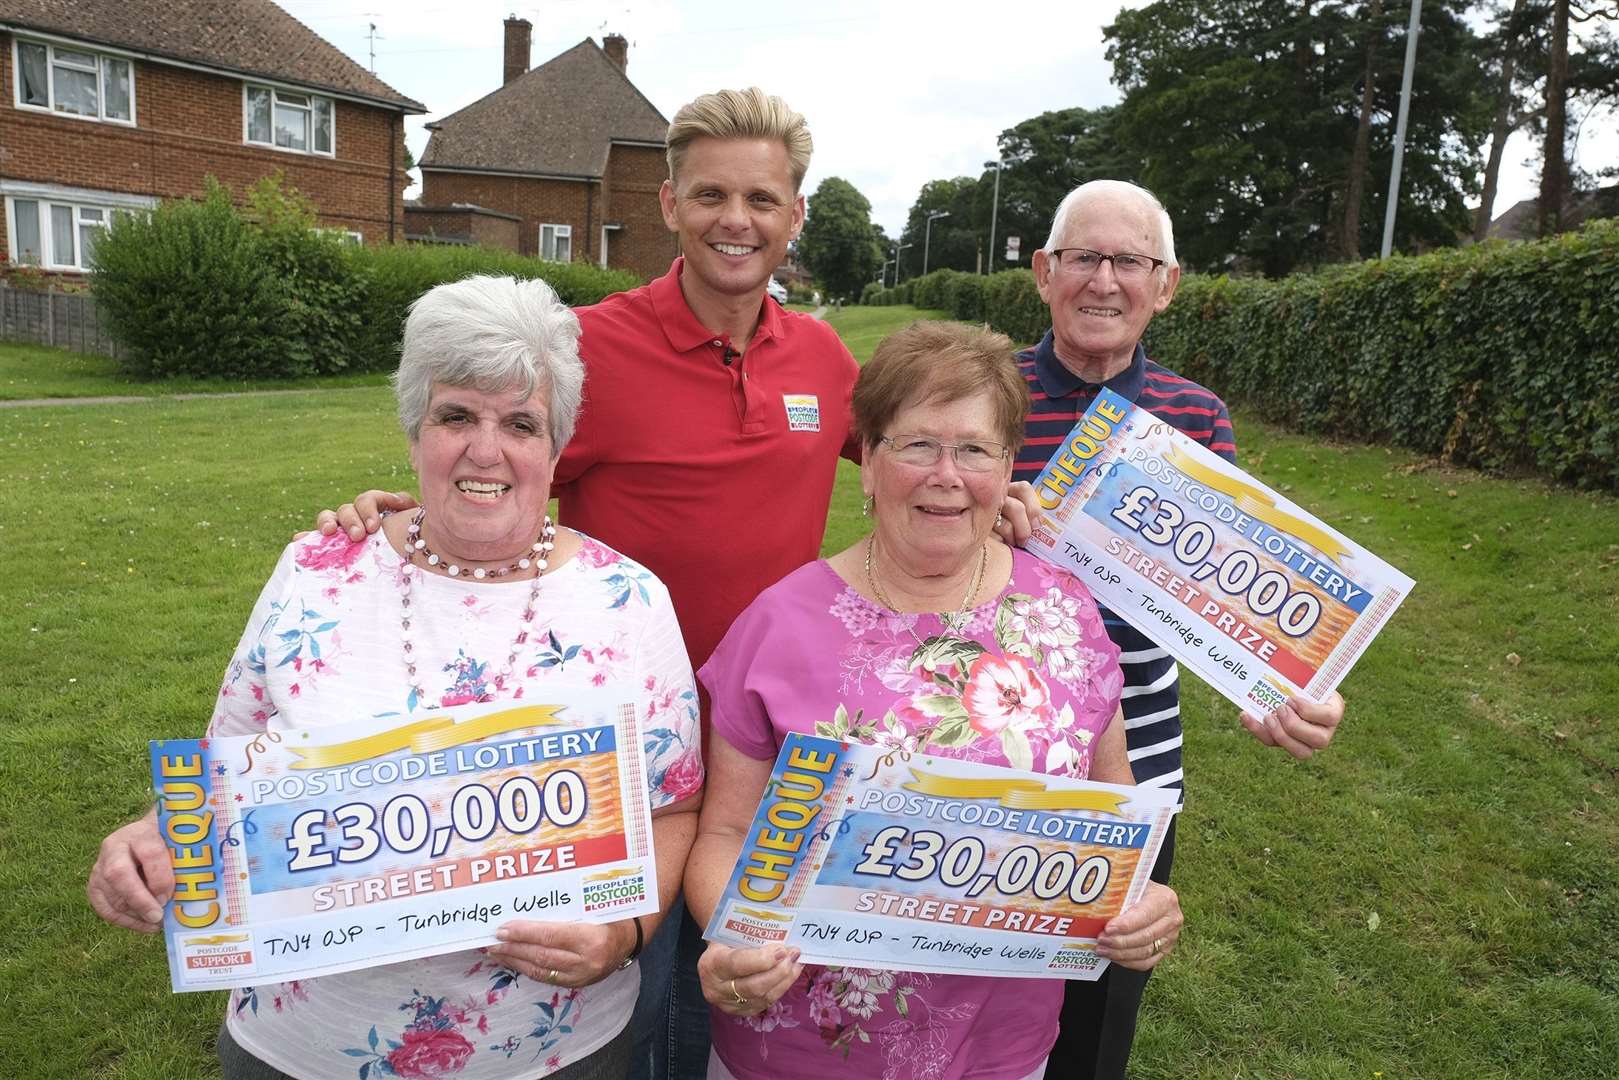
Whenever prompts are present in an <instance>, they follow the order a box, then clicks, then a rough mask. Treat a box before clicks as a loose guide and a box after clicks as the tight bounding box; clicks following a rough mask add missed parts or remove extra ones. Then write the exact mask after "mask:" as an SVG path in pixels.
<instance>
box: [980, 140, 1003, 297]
mask: <svg viewBox="0 0 1619 1080" xmlns="http://www.w3.org/2000/svg"><path fill="white" fill-rule="evenodd" d="M1001 165H1002V159H1000V158H996V159H995V160H994V161H986V162H984V168H986V169H989V168H993V169H994V170H995V196H994V198H992V199H991V200H990V203H989V249H988V251H986V252H985V258H984V273H986V274H993V273H994V272H995V215H996V213H997V212H998V211H999V210H1000V208H1001Z"/></svg>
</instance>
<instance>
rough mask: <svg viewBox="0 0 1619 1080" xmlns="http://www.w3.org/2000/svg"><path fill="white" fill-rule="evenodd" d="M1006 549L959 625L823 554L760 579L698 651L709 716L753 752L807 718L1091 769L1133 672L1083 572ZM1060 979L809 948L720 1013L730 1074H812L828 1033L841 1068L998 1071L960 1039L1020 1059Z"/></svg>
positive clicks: (1000, 756)
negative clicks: (842, 572) (808, 960)
mask: <svg viewBox="0 0 1619 1080" xmlns="http://www.w3.org/2000/svg"><path fill="white" fill-rule="evenodd" d="M1013 566H1014V570H1013V577H1012V581H1011V582H1010V583H1009V585H1008V587H1007V588H1006V589H1005V590H1004V591H1003V592H1002V594H1001V595H1000V596H998V597H996V598H995V599H993V600H992V601H990V602H987V603H985V604H983V605H981V606H980V607H978V608H977V609H975V610H973V611H972V612H971V613H969V616H968V618H967V619H966V620H964V621H963V623H962V626H961V629H960V631H959V632H957V633H951V632H948V631H947V628H946V627H945V625H944V624H943V623H942V622H941V621H940V620H939V619H938V618H937V617H936V616H933V615H914V614H896V613H894V612H891V611H888V610H886V609H884V608H882V607H879V606H878V605H876V604H875V603H873V602H872V601H871V600H868V599H867V598H865V597H864V596H862V595H861V594H860V593H859V592H857V591H856V590H855V589H853V588H851V587H850V586H848V585H847V584H846V583H844V582H843V581H842V579H841V578H838V577H837V575H836V573H835V572H834V571H832V570H831V568H830V567H829V566H828V565H827V564H825V563H820V564H816V565H814V566H811V567H806V568H805V569H804V570H802V571H799V572H798V573H796V574H794V575H792V576H790V577H789V578H787V579H786V580H784V581H783V582H782V583H781V584H779V585H777V586H775V587H774V588H772V589H771V590H768V591H767V592H766V593H765V594H764V595H763V596H761V597H760V599H759V600H758V601H757V602H756V603H755V605H754V606H753V607H751V608H749V610H748V611H747V612H745V613H744V615H743V616H742V619H740V620H739V621H738V623H737V625H736V626H735V627H733V628H732V632H731V636H728V637H727V639H726V641H725V643H723V644H722V645H721V647H720V649H719V651H718V652H716V654H715V658H714V659H713V660H711V661H710V662H709V665H708V666H707V667H705V668H704V670H703V673H702V675H703V679H704V682H705V683H706V684H707V685H708V687H709V690H710V692H711V693H712V694H713V696H714V706H715V708H714V718H715V719H714V723H715V728H716V731H718V732H719V733H720V734H722V735H724V736H726V737H727V738H728V739H730V740H731V741H732V743H733V745H737V746H739V747H744V748H746V749H747V752H749V753H750V754H752V755H754V756H758V755H759V754H760V753H762V752H763V751H764V750H765V748H766V737H767V734H768V740H769V744H772V745H779V742H780V739H781V737H782V736H783V734H784V733H785V732H786V731H804V730H812V731H813V732H814V733H815V734H817V735H822V736H826V737H830V738H837V739H849V740H856V741H861V742H866V743H869V744H872V745H874V746H878V747H881V748H883V749H884V750H886V751H889V752H893V753H895V754H904V755H909V754H915V753H928V754H936V755H939V756H943V757H955V758H962V759H966V760H972V761H978V762H984V763H987V764H992V765H1002V766H1010V767H1013V768H1019V769H1025V770H1033V771H1042V772H1048V773H1054V774H1058V775H1062V776H1073V777H1084V776H1086V775H1088V774H1089V771H1090V768H1091V755H1092V745H1093V743H1094V740H1095V737H1096V736H1097V735H1098V734H1099V733H1100V732H1101V731H1102V730H1104V729H1105V728H1106V726H1107V724H1108V723H1109V722H1110V721H1111V720H1112V718H1113V714H1114V712H1115V710H1116V709H1117V706H1118V700H1119V694H1120V691H1121V690H1122V689H1123V677H1122V675H1121V674H1120V672H1119V667H1118V664H1117V661H1116V657H1117V650H1116V649H1115V648H1114V647H1113V646H1112V644H1111V643H1110V642H1109V641H1108V639H1107V637H1106V633H1105V631H1104V629H1103V627H1102V619H1101V614H1100V612H1099V611H1098V610H1097V608H1096V605H1095V603H1094V601H1093V600H1092V599H1091V598H1090V595H1089V593H1088V592H1087V591H1086V590H1085V588H1084V586H1083V585H1082V584H1080V583H1079V581H1078V580H1077V579H1075V578H1074V577H1072V575H1069V574H1067V573H1065V572H1063V571H1061V570H1057V569H1056V568H1054V567H1048V566H1047V564H1045V563H1040V562H1038V561H1037V560H1035V559H1033V558H1032V557H1031V556H1027V555H1024V554H1023V553H1017V554H1015V555H1014V563H1013ZM753 620H757V621H756V622H755V621H753ZM739 698H742V699H745V700H746V701H747V702H748V706H747V710H743V709H741V708H740V707H739V705H738V699H739ZM755 702H757V704H754V703H755ZM748 710H751V711H748ZM752 725H758V727H754V726H752ZM986 984H988V985H986ZM1052 986H1053V980H1015V981H1014V980H1005V979H985V978H974V977H967V976H946V975H930V974H926V973H922V972H895V971H871V970H864V969H859V968H851V967H821V966H815V965H811V966H807V967H806V968H805V969H804V973H803V975H802V976H801V978H800V979H799V980H798V982H796V983H795V984H794V986H793V988H792V989H791V990H789V991H788V993H787V994H786V995H785V996H784V997H782V998H781V999H780V1000H779V1001H777V1002H776V1003H774V1004H773V1005H772V1006H771V1007H770V1008H769V1009H767V1010H766V1011H765V1012H763V1013H761V1014H759V1015H758V1016H751V1017H745V1018H724V1019H721V1018H716V1021H715V1034H714V1037H715V1041H716V1043H717V1044H718V1045H719V1046H720V1048H721V1052H722V1054H723V1055H724V1056H725V1060H726V1063H727V1064H728V1065H730V1066H731V1068H732V1071H733V1072H737V1073H738V1075H761V1076H772V1077H775V1076H791V1077H794V1078H806V1077H816V1076H818V1075H821V1073H820V1072H819V1071H818V1070H824V1069H825V1066H824V1065H822V1064H821V1063H820V1057H819V1055H817V1054H815V1053H813V1052H811V1051H813V1050H814V1049H815V1048H816V1047H819V1048H821V1049H823V1050H826V1051H831V1052H833V1053H836V1054H837V1055H838V1059H841V1068H834V1069H833V1070H832V1075H834V1076H839V1075H847V1076H856V1075H858V1076H881V1077H882V1078H883V1080H902V1078H917V1080H943V1078H946V1077H955V1076H959V1075H962V1073H963V1071H964V1070H965V1069H966V1068H967V1067H968V1064H969V1062H970V1063H971V1067H972V1068H974V1069H975V1070H978V1071H980V1072H984V1071H985V1070H986V1069H988V1070H990V1071H992V1070H993V1067H992V1066H990V1065H989V1062H988V1060H986V1056H985V1055H983V1054H976V1053H973V1052H972V1051H971V1050H969V1049H966V1047H967V1046H969V1045H970V1044H968V1043H967V1040H968V1039H969V1038H988V1037H998V1038H1000V1039H1002V1043H1001V1044H998V1047H999V1048H1002V1049H1005V1048H1007V1047H1015V1049H1013V1050H1011V1051H1010V1052H1011V1053H1012V1054H1013V1056H1012V1057H1010V1058H1009V1059H1008V1066H1007V1067H1008V1069H1009V1070H1010V1069H1012V1068H1016V1067H1018V1066H1019V1064H1020V1063H1019V1061H1018V1059H1017V1058H1016V1056H1015V1055H1016V1054H1017V1053H1023V1054H1025V1055H1038V1054H1039V1053H1041V1052H1042V1051H1041V1049H1040V1047H1041V1046H1042V1045H1043V1043H1042V1034H1041V1033H1042V1032H1043V1031H1047V1030H1049V1027H1044V1026H1042V1025H1047V1024H1054V1023H1055V1021H1056V1008H1057V1003H1058V1002H1060V1000H1061V985H1060V984H1056V988H1055V989H1052ZM1014 999H1015V1002H1016V1003H1015V1004H1014V1003H1013V1001H1014ZM1018 1040H1022V1041H1021V1042H1019V1041H1018ZM1035 1060H1036V1061H1037V1060H1038V1057H1037V1056H1035ZM738 1065H740V1066H742V1068H741V1069H738V1067H737V1066H738ZM1031 1068H1033V1064H1027V1065H1025V1066H1024V1067H1022V1068H1021V1071H1017V1072H1011V1071H1008V1072H1006V1073H1005V1075H1006V1076H1008V1077H1018V1076H1022V1075H1024V1074H1025V1073H1027V1072H1028V1071H1029V1069H1031ZM984 1074H985V1075H989V1074H990V1073H989V1072H984Z"/></svg>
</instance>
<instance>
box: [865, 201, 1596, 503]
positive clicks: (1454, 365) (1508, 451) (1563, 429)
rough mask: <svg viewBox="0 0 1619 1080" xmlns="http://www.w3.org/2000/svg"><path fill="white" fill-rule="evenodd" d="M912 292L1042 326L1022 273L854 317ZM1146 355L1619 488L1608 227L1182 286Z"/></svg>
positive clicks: (1398, 434)
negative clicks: (1272, 276)
mask: <svg viewBox="0 0 1619 1080" xmlns="http://www.w3.org/2000/svg"><path fill="white" fill-rule="evenodd" d="M907 290H910V291H911V292H910V293H909V294H908V293H907ZM912 295H914V296H915V297H916V301H915V302H916V303H917V304H918V306H926V307H942V308H944V309H945V310H947V311H950V312H951V313H952V314H953V315H954V316H955V317H956V318H958V319H966V320H973V321H981V322H986V323H988V324H989V325H990V326H992V327H994V328H995V329H996V330H999V331H1001V332H1002V333H1004V334H1006V335H1007V336H1009V337H1010V338H1012V340H1013V341H1018V342H1032V341H1038V340H1039V339H1040V338H1041V337H1042V336H1044V334H1045V332H1046V328H1047V327H1048V326H1049V325H1050V323H1051V316H1050V313H1049V311H1048V310H1047V308H1046V305H1045V304H1044V303H1043V302H1042V301H1041V300H1040V294H1039V291H1038V290H1037V289H1036V288H1035V284H1034V275H1033V274H1032V273H1031V272H1029V271H1028V270H1009V271H1003V272H1001V273H997V274H992V275H990V276H988V277H974V276H973V275H970V274H961V273H958V272H956V271H950V270H938V271H934V272H933V273H930V274H928V275H926V276H925V277H921V278H917V279H915V280H913V281H907V282H905V283H904V284H902V285H901V286H900V287H899V288H898V289H883V288H880V287H878V288H868V289H867V291H866V293H865V294H863V295H862V297H861V302H862V303H866V304H902V303H910V302H912V301H911V296H912ZM1146 345H1147V349H1148V352H1149V353H1150V354H1151V355H1152V357H1153V358H1154V359H1155V360H1157V361H1159V362H1160V363H1162V364H1165V365H1166V366H1168V367H1170V368H1173V369H1174V370H1176V371H1179V372H1180V373H1181V374H1183V375H1185V376H1186V377H1187V378H1191V379H1196V380H1198V381H1199V382H1203V383H1206V384H1207V385H1209V386H1210V387H1212V388H1213V389H1215V390H1216V391H1217V392H1218V393H1219V394H1220V395H1221V396H1222V397H1224V398H1226V400H1227V401H1230V402H1232V403H1235V404H1239V405H1241V406H1243V407H1245V408H1247V409H1250V410H1252V411H1253V412H1255V413H1257V414H1258V415H1259V416H1261V417H1263V418H1264V419H1266V420H1269V421H1271V422H1274V423H1278V424H1282V425H1285V426H1287V427H1290V428H1293V429H1294V430H1298V431H1310V432H1321V433H1324V434H1329V435H1334V436H1340V437H1345V438H1354V439H1360V440H1364V441H1368V442H1382V443H1389V444H1393V445H1396V446H1404V447H1409V448H1411V449H1414V450H1419V451H1422V452H1424V453H1429V454H1435V455H1438V456H1440V457H1441V458H1443V459H1445V460H1447V461H1451V462H1454V463H1456V464H1461V465H1472V466H1478V467H1481V468H1486V469H1498V468H1506V467H1518V468H1530V469H1534V470H1535V471H1537V472H1540V473H1543V474H1545V475H1547V476H1550V477H1552V478H1554V479H1557V480H1562V481H1565V482H1569V483H1574V484H1579V485H1581V486H1588V487H1600V488H1607V489H1610V490H1616V489H1619V220H1606V221H1598V222H1593V223H1591V224H1589V225H1587V226H1586V228H1585V229H1583V230H1582V231H1580V232H1576V233H1567V234H1564V235H1562V236H1558V237H1554V238H1552V239H1548V240H1542V241H1536V242H1533V243H1488V244H1479V245H1476V246H1473V247H1467V248H1456V249H1447V250H1444V251H1437V252H1433V253H1430V254H1427V255H1422V256H1417V257H1397V258H1391V259H1382V260H1376V261H1369V262H1362V263H1354V264H1349V265H1344V266H1336V267H1331V268H1328V269H1326V270H1323V271H1321V272H1319V273H1315V274H1298V275H1294V276H1292V277H1288V278H1282V279H1279V280H1274V281H1271V280H1265V279H1262V278H1248V277H1242V278H1231V277H1225V276H1217V277H1205V276H1197V275H1187V276H1185V277H1183V278H1182V279H1181V283H1180V290H1179V292H1178V293H1177V295H1176V297H1175V300H1174V302H1173V303H1172V304H1170V305H1169V307H1168V309H1166V310H1165V311H1164V312H1162V313H1161V314H1159V315H1158V316H1157V317H1156V318H1154V319H1153V321H1152V322H1151V323H1150V324H1149V325H1148V327H1147V333H1146Z"/></svg>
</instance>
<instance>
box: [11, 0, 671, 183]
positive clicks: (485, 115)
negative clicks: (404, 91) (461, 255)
mask: <svg viewBox="0 0 1619 1080" xmlns="http://www.w3.org/2000/svg"><path fill="white" fill-rule="evenodd" d="M0 2H3V0H0ZM429 127H430V129H431V130H432V132H433V136H432V138H431V139H430V140H429V141H428V143H427V150H426V151H425V152H424V153H423V154H422V161H421V163H422V166H423V167H424V168H429V169H431V168H439V169H471V170H488V171H497V172H516V173H537V174H541V175H547V176H581V177H599V176H601V175H602V174H603V173H604V172H605V171H606V169H607V153H608V149H609V143H610V140H613V139H632V140H635V141H639V142H655V143H658V144H660V145H661V144H662V143H663V137H664V135H665V134H666V133H667V132H668V130H669V121H668V120H667V119H666V118H665V117H664V115H663V114H662V113H660V112H659V111H658V110H657V109H656V108H655V107H654V106H653V104H652V102H650V101H648V100H647V99H646V97H645V96H644V95H643V94H642V93H641V91H639V90H637V89H636V88H635V84H634V83H632V82H630V80H629V79H628V78H627V77H626V76H625V74H624V72H623V71H622V70H621V69H620V68H619V66H618V65H617V64H615V63H613V61H612V60H610V59H608V57H607V54H606V53H604V52H603V51H602V50H601V47H600V46H598V45H597V44H596V43H595V42H594V41H592V40H591V39H590V38H586V39H585V40H584V41H581V42H580V43H579V44H578V45H575V46H574V47H573V48H571V49H569V50H568V51H567V52H565V53H562V54H560V55H559V56H556V57H553V58H552V59H551V60H548V61H546V62H545V63H544V64H541V65H540V66H539V67H537V68H533V69H531V70H529V71H527V72H525V73H524V74H523V75H521V76H519V77H518V78H516V79H513V80H512V81H511V82H509V83H507V84H506V85H505V86H502V87H501V88H500V89H498V90H496V91H494V92H493V93H491V94H488V95H486V96H484V97H482V98H480V99H479V100H477V101H474V102H473V103H472V104H471V105H468V106H467V107H466V108H464V109H461V110H460V111H458V112H455V113H451V114H450V115H449V116H446V117H444V118H443V119H442V120H439V121H437V122H435V123H433V124H431V125H429Z"/></svg>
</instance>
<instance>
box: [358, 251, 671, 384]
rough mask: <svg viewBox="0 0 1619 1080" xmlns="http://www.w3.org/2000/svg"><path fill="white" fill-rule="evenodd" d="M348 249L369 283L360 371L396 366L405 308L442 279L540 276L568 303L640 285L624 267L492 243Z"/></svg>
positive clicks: (592, 299) (577, 303)
mask: <svg viewBox="0 0 1619 1080" xmlns="http://www.w3.org/2000/svg"><path fill="white" fill-rule="evenodd" d="M351 250H352V251H353V252H354V260H355V263H356V265H357V266H359V267H361V268H362V271H363V273H364V274H365V276H366V277H367V279H368V280H369V283H370V293H369V296H368V298H367V301H366V324H367V325H366V335H365V341H364V344H363V349H362V351H363V352H364V354H365V356H366V357H367V358H368V359H369V361H370V362H371V364H372V366H371V367H370V368H367V369H366V370H371V371H392V370H393V369H394V368H395V367H396V366H397V365H398V363H399V342H400V339H401V337H402V336H403V334H404V327H405V314H406V312H407V311H408V310H409V308H410V305H411V304H412V303H414V302H415V301H416V298H417V297H418V296H420V295H422V294H423V293H424V292H426V291H427V290H428V289H431V288H432V287H433V286H435V285H442V284H443V283H444V282H446V281H459V280H460V279H462V278H464V277H469V276H471V275H472V274H506V275H510V276H512V277H517V278H523V279H525V280H526V279H529V278H542V279H543V280H544V281H545V282H546V283H547V284H548V285H550V286H551V288H553V289H555V290H556V291H557V296H559V297H561V298H562V300H563V302H564V303H567V304H570V305H572V306H574V307H579V306H581V305H584V304H594V303H597V302H598V301H600V300H602V299H604V298H605V297H608V296H611V295H612V294H613V293H616V292H623V291H624V290H625V289H633V288H635V287H636V286H637V285H639V284H641V279H640V278H639V277H637V276H636V275H634V274H632V273H630V272H628V271H625V270H603V269H601V268H600V267H598V266H592V265H590V264H589V263H579V262H571V263H556V262H546V261H545V260H543V259H535V258H529V257H528V256H524V255H519V254H517V253H516V252H515V251H501V250H499V249H497V248H485V247H461V246H453V247H452V246H444V247H437V246H432V247H429V246H422V245H417V244H409V245H405V244H385V245H381V246H378V247H368V248H353V249H351Z"/></svg>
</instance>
